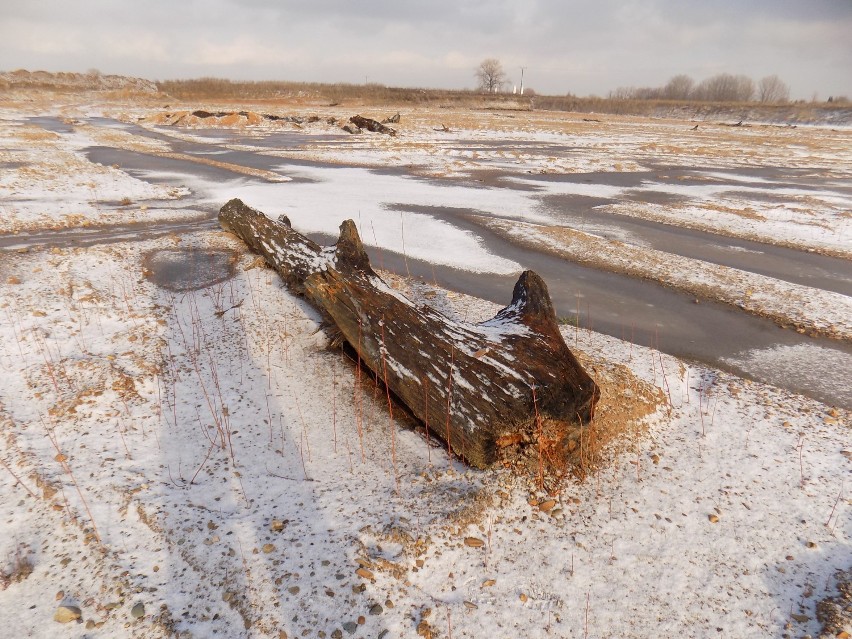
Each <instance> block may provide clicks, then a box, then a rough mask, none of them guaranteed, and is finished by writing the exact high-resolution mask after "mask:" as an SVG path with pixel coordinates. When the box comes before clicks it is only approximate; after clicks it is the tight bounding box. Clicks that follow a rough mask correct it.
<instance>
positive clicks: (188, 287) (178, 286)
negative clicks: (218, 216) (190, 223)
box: [143, 249, 237, 292]
mask: <svg viewBox="0 0 852 639" xmlns="http://www.w3.org/2000/svg"><path fill="white" fill-rule="evenodd" d="M236 258H237V255H236V253H233V252H232V251H207V250H205V251H199V250H175V249H164V250H158V251H153V252H151V253H149V254H148V255H146V256H145V260H144V262H143V265H144V268H145V275H146V276H147V277H148V279H150V280H151V281H152V282H154V284H156V285H157V286H160V287H161V288H165V289H168V290H170V291H177V292H184V291H194V290H197V289H200V288H205V287H207V286H212V285H213V284H218V283H220V282H224V281H226V280H228V279H230V278H231V277H233V276H234V272H235V270H234V269H235V264H236Z"/></svg>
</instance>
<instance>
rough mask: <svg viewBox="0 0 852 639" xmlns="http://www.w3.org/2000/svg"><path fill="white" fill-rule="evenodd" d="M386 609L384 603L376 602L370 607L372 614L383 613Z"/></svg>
mask: <svg viewBox="0 0 852 639" xmlns="http://www.w3.org/2000/svg"><path fill="white" fill-rule="evenodd" d="M384 611H385V609H384V608H382V604H374V605H373V606H372V607H371V608H370V614H371V615H380V614H382V613H383V612H384Z"/></svg>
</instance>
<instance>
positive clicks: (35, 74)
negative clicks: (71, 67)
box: [0, 69, 159, 93]
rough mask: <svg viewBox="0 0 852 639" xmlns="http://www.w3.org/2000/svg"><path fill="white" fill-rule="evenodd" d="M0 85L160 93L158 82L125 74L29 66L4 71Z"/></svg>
mask: <svg viewBox="0 0 852 639" xmlns="http://www.w3.org/2000/svg"><path fill="white" fill-rule="evenodd" d="M0 88H3V89H48V90H54V91H57V90H58V91H133V92H138V93H159V90H158V89H157V85H156V84H155V83H153V82H151V81H150V80H144V79H142V78H130V77H127V76H123V75H103V74H102V73H100V72H99V71H94V70H93V71H90V72H88V73H65V72H60V73H50V72H48V71H27V70H25V69H18V70H17V71H6V72H4V73H0Z"/></svg>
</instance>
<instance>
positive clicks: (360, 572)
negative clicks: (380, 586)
mask: <svg viewBox="0 0 852 639" xmlns="http://www.w3.org/2000/svg"><path fill="white" fill-rule="evenodd" d="M355 574H356V575H358V576H359V577H363V578H364V579H372V578H373V572H372V571H371V570H367V569H366V568H364V567H363V566H362V567H361V568H359V569H358V570H356V571H355Z"/></svg>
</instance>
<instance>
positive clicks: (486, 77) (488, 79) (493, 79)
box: [476, 58, 506, 93]
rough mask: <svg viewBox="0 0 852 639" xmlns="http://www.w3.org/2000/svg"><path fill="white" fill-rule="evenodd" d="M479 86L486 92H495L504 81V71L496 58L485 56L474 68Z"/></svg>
mask: <svg viewBox="0 0 852 639" xmlns="http://www.w3.org/2000/svg"><path fill="white" fill-rule="evenodd" d="M476 79H477V80H478V81H479V88H480V89H482V90H483V91H486V92H488V93H496V92H497V91H498V90H499V89H500V87H501V86H503V85H504V84H505V83H506V72H505V71H503V65H502V64H500V61H499V60H498V59H497V58H487V59H485V60H483V61H482V63H481V64H480V65H479V66H478V67H477V68H476Z"/></svg>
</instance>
